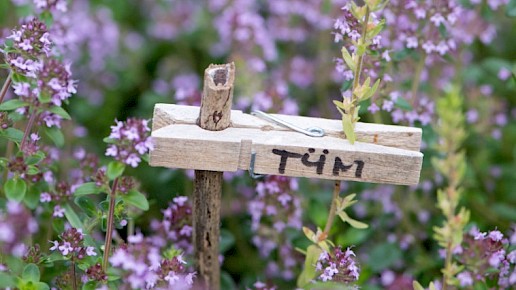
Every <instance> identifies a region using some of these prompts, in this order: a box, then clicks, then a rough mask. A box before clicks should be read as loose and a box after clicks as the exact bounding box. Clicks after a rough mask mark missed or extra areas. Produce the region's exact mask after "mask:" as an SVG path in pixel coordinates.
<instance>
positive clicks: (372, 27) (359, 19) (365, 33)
mask: <svg viewBox="0 0 516 290" xmlns="http://www.w3.org/2000/svg"><path fill="white" fill-rule="evenodd" d="M350 3H351V4H350V7H345V8H344V10H345V11H346V12H348V13H350V14H351V15H352V16H353V17H354V19H351V20H350V23H351V25H348V26H347V29H348V30H350V31H351V30H352V29H359V28H360V29H361V32H358V31H356V30H353V32H354V34H352V36H351V43H352V44H353V45H352V46H351V49H352V50H353V52H352V53H350V52H349V51H348V49H347V48H346V47H345V46H344V47H342V58H343V60H344V62H345V64H346V65H347V66H348V68H349V69H350V70H351V71H352V73H353V86H352V90H351V95H350V96H344V98H343V100H342V102H341V101H333V103H334V104H335V106H336V107H337V109H338V110H339V112H340V113H341V115H342V128H343V130H344V133H345V134H346V138H347V139H348V140H349V142H350V143H351V144H354V143H355V141H356V136H355V124H356V123H357V122H358V120H359V119H360V117H359V116H358V112H359V110H360V106H359V104H360V102H362V101H365V100H367V99H369V98H371V97H372V96H373V95H374V93H375V92H376V90H377V89H378V87H379V85H380V80H379V79H378V80H376V82H374V84H371V78H370V77H367V79H366V80H365V81H363V82H361V73H362V65H363V62H364V58H365V57H366V55H367V52H368V49H369V47H370V46H371V45H373V41H374V39H375V37H376V36H377V35H378V34H379V33H380V32H381V31H382V28H383V26H384V23H385V22H384V21H375V20H373V19H372V18H371V13H373V12H375V11H379V10H381V9H383V7H384V6H385V5H386V4H387V2H384V1H382V0H365V5H364V6H361V7H359V6H357V5H356V4H355V2H354V1H350ZM353 24H354V25H353ZM355 26H356V27H355Z"/></svg>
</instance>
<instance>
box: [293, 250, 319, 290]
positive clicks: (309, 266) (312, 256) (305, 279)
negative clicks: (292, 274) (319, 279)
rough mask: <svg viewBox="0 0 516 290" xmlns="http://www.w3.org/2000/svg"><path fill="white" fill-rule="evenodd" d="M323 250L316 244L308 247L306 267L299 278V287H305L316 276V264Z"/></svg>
mask: <svg viewBox="0 0 516 290" xmlns="http://www.w3.org/2000/svg"><path fill="white" fill-rule="evenodd" d="M321 253H322V250H321V248H319V247H318V246H316V245H310V246H308V248H307V249H306V257H305V267H304V268H303V272H301V274H300V275H299V277H298V278H297V287H301V288H302V287H305V286H306V285H307V284H308V283H310V282H311V281H312V280H313V279H314V278H315V276H316V271H315V264H316V263H317V260H318V259H319V255H321Z"/></svg>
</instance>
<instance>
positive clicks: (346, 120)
mask: <svg viewBox="0 0 516 290" xmlns="http://www.w3.org/2000/svg"><path fill="white" fill-rule="evenodd" d="M342 130H343V131H344V134H346V138H347V139H348V141H349V143H351V144H355V140H356V136H355V129H354V128H353V124H352V122H351V116H349V115H344V116H342Z"/></svg>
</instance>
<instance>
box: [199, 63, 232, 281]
mask: <svg viewBox="0 0 516 290" xmlns="http://www.w3.org/2000/svg"><path fill="white" fill-rule="evenodd" d="M234 80H235V65H234V63H231V64H224V65H213V64H212V65H210V66H209V67H208V68H207V69H206V70H205V71H204V89H203V95H202V99H201V110H200V112H199V118H198V119H197V124H198V125H199V126H200V127H201V128H203V129H206V130H210V131H220V130H224V129H226V128H227V127H229V126H230V124H231V104H232V102H233V83H234ZM222 174H223V173H222V172H214V171H203V170H196V171H195V179H194V193H193V227H194V231H193V244H194V251H195V262H196V265H197V272H198V274H199V278H200V279H201V283H203V286H204V288H203V289H210V290H219V289H220V265H219V237H220V203H221V192H222Z"/></svg>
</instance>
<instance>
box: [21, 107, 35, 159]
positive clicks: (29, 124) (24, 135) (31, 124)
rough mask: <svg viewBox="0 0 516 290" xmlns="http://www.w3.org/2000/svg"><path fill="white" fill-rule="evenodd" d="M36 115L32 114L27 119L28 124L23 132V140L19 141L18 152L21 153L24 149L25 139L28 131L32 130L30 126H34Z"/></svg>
mask: <svg viewBox="0 0 516 290" xmlns="http://www.w3.org/2000/svg"><path fill="white" fill-rule="evenodd" d="M37 115H38V114H37V113H36V112H34V111H33V112H32V113H31V115H30V117H29V123H27V127H25V132H23V138H22V141H21V146H20V151H22V152H23V149H24V148H25V143H27V137H28V136H29V133H30V131H31V130H32V126H33V125H34V121H36V116H37Z"/></svg>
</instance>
